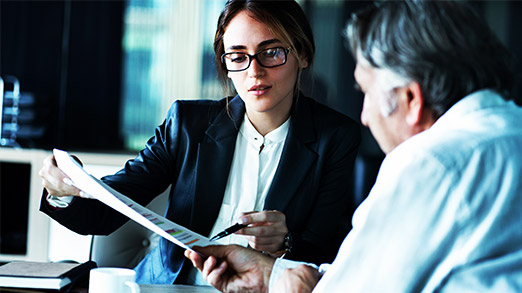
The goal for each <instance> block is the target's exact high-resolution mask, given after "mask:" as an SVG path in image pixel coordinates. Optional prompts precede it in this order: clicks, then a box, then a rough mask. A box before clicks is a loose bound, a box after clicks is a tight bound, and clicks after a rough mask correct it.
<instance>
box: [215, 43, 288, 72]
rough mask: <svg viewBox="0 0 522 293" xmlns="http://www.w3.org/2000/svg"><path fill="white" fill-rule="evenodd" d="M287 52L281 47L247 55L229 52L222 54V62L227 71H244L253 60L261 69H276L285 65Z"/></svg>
mask: <svg viewBox="0 0 522 293" xmlns="http://www.w3.org/2000/svg"><path fill="white" fill-rule="evenodd" d="M286 55H287V50H286V49H285V48H282V47H277V48H268V49H264V50H261V51H259V52H257V53H256V54H254V55H249V54H246V53H242V52H231V53H226V54H223V61H224V63H225V65H226V67H227V70H229V71H241V70H245V69H247V68H248V67H249V66H250V63H252V58H255V59H256V60H257V62H258V63H259V65H261V66H263V67H276V66H281V65H283V64H285V63H286Z"/></svg>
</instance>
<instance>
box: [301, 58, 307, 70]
mask: <svg viewBox="0 0 522 293" xmlns="http://www.w3.org/2000/svg"><path fill="white" fill-rule="evenodd" d="M307 67H308V58H303V59H302V63H301V69H305V68H307Z"/></svg>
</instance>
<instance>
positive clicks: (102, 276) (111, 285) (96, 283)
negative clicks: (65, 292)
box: [89, 268, 140, 293]
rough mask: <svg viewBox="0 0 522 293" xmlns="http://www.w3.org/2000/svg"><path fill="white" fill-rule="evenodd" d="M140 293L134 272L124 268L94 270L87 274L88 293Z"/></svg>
mask: <svg viewBox="0 0 522 293" xmlns="http://www.w3.org/2000/svg"><path fill="white" fill-rule="evenodd" d="M120 292H121V293H126V292H130V293H140V287H139V286H138V284H136V272H135V271H133V270H131V269H125V268H95V269H92V270H91V272H90V274H89V293H120Z"/></svg>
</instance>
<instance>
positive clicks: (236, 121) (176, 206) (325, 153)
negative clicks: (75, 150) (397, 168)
mask: <svg viewBox="0 0 522 293" xmlns="http://www.w3.org/2000/svg"><path fill="white" fill-rule="evenodd" d="M227 104H228V105H227ZM291 111H292V112H291V123H290V127H289V131H288V136H287V138H286V141H285V145H284V148H283V152H282V154H281V160H280V162H279V165H278V167H277V170H276V174H275V176H274V179H273V182H272V185H271V186H270V189H269V192H268V195H267V198H266V201H265V210H279V211H282V212H283V213H284V214H285V215H286V223H287V226H288V229H289V231H290V233H291V234H292V236H293V250H292V252H291V253H290V254H289V255H288V256H287V258H290V259H295V260H301V261H307V262H314V263H324V262H331V261H333V259H334V257H335V255H336V253H337V250H338V249H339V246H340V244H341V242H342V240H343V239H344V236H346V234H347V232H348V231H349V229H350V228H351V225H350V222H349V220H350V219H351V214H352V213H353V210H354V209H355V207H354V206H353V205H354V200H353V196H352V194H351V180H352V179H351V174H352V169H353V165H354V161H355V156H356V153H357V148H358V146H359V143H360V128H359V126H358V124H357V123H356V122H354V121H353V120H351V119H350V118H348V117H346V116H344V115H342V114H340V113H338V112H335V111H334V110H332V109H329V108H327V107H326V106H323V105H321V104H319V103H317V102H315V101H314V100H312V99H310V98H307V97H304V96H303V95H300V96H299V97H298V98H297V99H296V100H295V101H294V104H293V107H292V110H291ZM244 113H245V106H244V103H243V101H242V100H241V98H239V97H238V96H236V97H235V98H233V99H232V100H230V101H228V100H227V99H223V100H220V101H208V100H205V101H202V100H199V101H176V102H175V103H174V104H173V105H172V107H171V109H170V110H169V112H168V115H167V117H166V119H165V121H164V122H163V124H162V125H160V126H159V127H158V128H157V129H156V131H155V135H154V136H153V137H152V138H151V139H150V140H149V141H148V142H147V144H146V147H145V149H143V150H142V151H141V152H140V153H139V155H138V156H137V157H136V158H135V159H134V160H130V161H128V162H127V163H126V164H125V167H124V168H123V169H122V170H121V171H119V172H118V173H116V174H115V175H111V176H107V177H105V178H103V181H104V182H105V183H107V184H108V185H110V186H111V187H113V188H114V189H116V190H118V191H119V192H121V193H123V194H125V195H127V196H129V197H130V198H132V199H133V200H135V201H136V202H138V203H140V204H142V205H146V204H147V203H149V202H150V201H151V200H152V199H153V198H154V197H155V196H157V195H158V194H160V193H161V192H163V191H164V190H165V189H166V188H167V187H168V186H169V185H171V184H172V188H171V193H170V198H169V204H168V206H167V208H166V212H165V215H166V217H167V218H168V219H171V220H172V221H174V222H176V223H179V224H181V225H183V226H186V227H188V228H190V229H192V230H194V231H196V232H198V233H200V234H202V235H209V233H210V231H211V229H212V227H213V225H214V223H215V221H216V219H217V216H218V213H219V210H220V207H221V203H222V201H223V196H224V192H225V187H226V183H227V179H228V174H229V170H230V167H231V163H232V157H233V153H234V148H235V143H236V137H237V135H238V130H239V126H240V125H241V123H242V120H243V117H244ZM41 210H42V211H43V212H45V213H47V214H48V215H50V216H51V217H53V218H54V219H56V220H57V221H58V222H60V223H61V224H63V225H64V226H66V227H68V228H69V229H71V230H73V231H76V232H77V233H81V234H109V233H111V232H113V231H114V230H116V229H117V228H118V227H120V226H121V225H122V224H123V223H124V222H125V221H126V220H127V219H126V217H124V216H122V215H121V214H119V213H117V212H115V211H113V210H112V209H111V208H109V207H107V206H105V205H104V204H102V203H100V202H98V201H93V200H86V199H82V198H75V199H74V200H73V202H71V204H70V205H69V207H67V208H65V209H52V208H51V207H50V206H49V205H48V203H47V201H46V200H45V199H43V198H42V205H41ZM183 262H184V257H183V249H181V248H180V247H178V246H176V245H174V244H172V243H170V242H169V241H166V240H164V239H161V241H160V243H159V245H158V247H156V248H155V249H154V250H153V251H152V252H151V253H150V254H149V255H147V256H146V257H145V259H144V260H143V261H142V262H141V263H140V264H139V265H138V267H137V268H136V270H137V272H138V281H139V282H141V283H173V282H174V280H175V279H176V277H177V275H178V273H179V271H180V269H181V267H182V265H183ZM188 265H190V264H188Z"/></svg>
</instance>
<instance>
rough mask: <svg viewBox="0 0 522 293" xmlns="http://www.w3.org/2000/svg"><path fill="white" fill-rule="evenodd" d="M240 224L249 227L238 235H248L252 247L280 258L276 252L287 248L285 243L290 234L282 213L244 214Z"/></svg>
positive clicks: (238, 232)
mask: <svg viewBox="0 0 522 293" xmlns="http://www.w3.org/2000/svg"><path fill="white" fill-rule="evenodd" d="M239 222H240V223H242V224H246V225H248V227H246V228H243V229H241V230H239V231H237V232H236V234H240V235H246V237H247V238H248V244H249V245H250V247H252V248H254V249H256V250H259V251H264V252H268V253H269V254H271V255H272V256H275V257H278V256H280V255H277V254H276V252H278V251H282V250H283V249H284V248H285V247H284V241H285V237H286V235H287V234H288V228H287V227H286V216H285V214H283V213H282V212H280V211H262V212H248V213H243V215H242V216H241V218H240V221H239Z"/></svg>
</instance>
